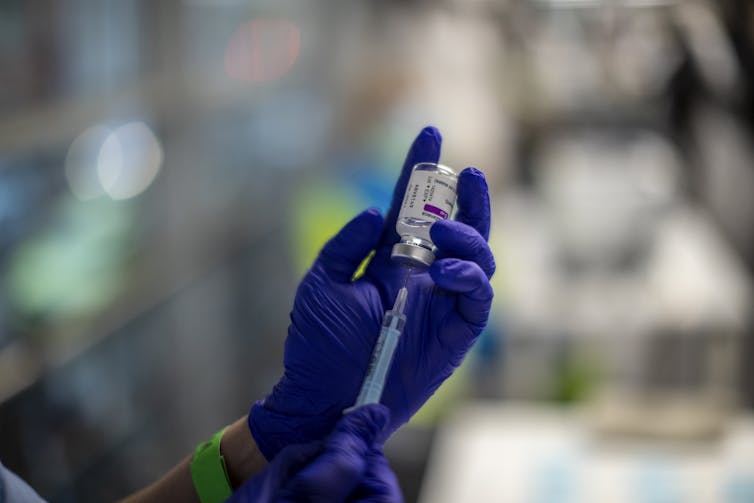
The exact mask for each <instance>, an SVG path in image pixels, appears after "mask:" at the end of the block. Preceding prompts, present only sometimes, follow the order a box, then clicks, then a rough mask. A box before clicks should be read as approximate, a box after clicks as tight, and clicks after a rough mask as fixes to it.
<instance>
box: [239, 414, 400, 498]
mask: <svg viewBox="0 0 754 503" xmlns="http://www.w3.org/2000/svg"><path fill="white" fill-rule="evenodd" d="M388 418H389V414H388V411H387V409H386V408H385V407H384V406H383V405H379V404H374V405H369V406H365V407H361V408H359V409H358V410H355V411H353V412H352V413H351V414H347V415H346V416H345V417H343V418H342V419H341V420H340V421H338V424H337V426H336V427H335V430H334V431H333V433H332V434H331V435H330V436H329V437H328V439H327V440H326V441H325V442H324V444H323V443H322V442H313V443H309V444H304V445H291V446H288V447H286V448H285V449H283V450H282V451H280V453H279V454H278V455H277V456H275V458H274V459H273V460H272V462H271V463H270V464H269V465H268V466H267V468H265V469H264V471H262V472H261V473H260V474H259V475H257V476H256V477H254V478H253V479H250V480H249V481H247V482H246V483H244V484H243V485H242V486H241V487H240V488H239V489H238V490H237V491H236V492H235V493H233V495H232V496H231V497H230V499H229V500H228V501H229V502H230V503H252V502H253V503H273V502H275V503H278V502H283V501H310V502H323V503H325V502H326V503H338V502H341V501H353V502H364V503H366V502H369V503H400V502H402V501H403V499H402V496H401V492H400V489H399V487H398V481H397V480H396V478H395V474H393V472H392V470H390V467H389V466H388V464H387V461H386V460H385V457H384V456H383V455H382V452H381V451H380V450H379V449H378V448H376V446H375V439H376V437H377V435H378V434H379V433H380V431H381V430H382V429H384V428H385V426H386V425H387V422H388Z"/></svg>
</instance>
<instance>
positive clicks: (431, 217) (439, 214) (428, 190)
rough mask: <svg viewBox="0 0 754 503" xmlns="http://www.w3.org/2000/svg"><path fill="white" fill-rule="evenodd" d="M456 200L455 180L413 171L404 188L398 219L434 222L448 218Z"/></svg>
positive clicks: (435, 174) (430, 173)
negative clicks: (404, 192)
mask: <svg viewBox="0 0 754 503" xmlns="http://www.w3.org/2000/svg"><path fill="white" fill-rule="evenodd" d="M455 200H456V180H454V179H453V178H451V177H448V176H443V175H440V174H437V173H432V172H427V171H414V172H413V173H411V179H410V180H409V181H408V186H407V187H406V197H404V198H403V207H402V208H401V212H400V218H411V219H414V220H425V221H430V222H434V221H437V220H442V219H445V218H448V217H449V216H450V213H451V212H452V211H453V205H454V204H455Z"/></svg>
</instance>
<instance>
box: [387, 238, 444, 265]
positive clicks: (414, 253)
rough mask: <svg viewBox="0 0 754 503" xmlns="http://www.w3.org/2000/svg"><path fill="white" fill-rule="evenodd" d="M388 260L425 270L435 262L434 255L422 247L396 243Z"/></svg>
mask: <svg viewBox="0 0 754 503" xmlns="http://www.w3.org/2000/svg"><path fill="white" fill-rule="evenodd" d="M390 258H392V259H393V260H395V261H396V262H398V263H400V264H406V265H410V266H412V267H416V268H425V267H429V266H430V265H432V262H434V261H435V254H434V253H432V250H428V249H426V248H424V247H423V246H418V245H412V244H408V243H396V244H395V245H393V251H392V253H391V254H390Z"/></svg>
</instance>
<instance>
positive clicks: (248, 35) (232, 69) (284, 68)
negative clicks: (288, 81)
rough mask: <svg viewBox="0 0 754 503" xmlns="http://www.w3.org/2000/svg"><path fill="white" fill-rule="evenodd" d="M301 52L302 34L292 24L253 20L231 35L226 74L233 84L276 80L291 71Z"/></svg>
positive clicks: (282, 21)
mask: <svg viewBox="0 0 754 503" xmlns="http://www.w3.org/2000/svg"><path fill="white" fill-rule="evenodd" d="M300 48H301V32H300V30H299V29H298V27H297V26H296V25H295V24H293V23H291V22H290V21H285V20H273V19H254V20H252V21H250V22H248V23H246V24H244V25H242V26H241V27H239V28H238V29H237V30H236V32H235V33H234V34H233V37H232V38H231V40H230V43H229V44H228V47H227V49H226V50H225V71H226V73H227V74H228V75H229V76H230V77H232V78H234V79H236V80H242V81H253V82H260V81H271V80H276V79H279V78H280V77H282V76H283V75H285V74H286V73H287V72H288V71H289V70H290V69H291V67H292V66H293V64H294V63H295V62H296V59H297V58H298V54H299V50H300Z"/></svg>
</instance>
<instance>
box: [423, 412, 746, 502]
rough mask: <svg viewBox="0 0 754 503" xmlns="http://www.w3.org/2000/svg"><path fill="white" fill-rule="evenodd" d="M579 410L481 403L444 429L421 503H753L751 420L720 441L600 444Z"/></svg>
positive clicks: (733, 424) (737, 422)
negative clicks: (467, 502)
mask: <svg viewBox="0 0 754 503" xmlns="http://www.w3.org/2000/svg"><path fill="white" fill-rule="evenodd" d="M588 419H589V417H588V416H587V415H586V414H585V413H584V412H583V411H578V410H567V409H563V408H557V407H547V406H534V405H525V404H516V405H501V404H495V403H475V404H471V405H468V406H466V407H465V408H463V409H460V410H459V411H458V412H457V413H456V414H455V415H454V416H453V417H452V418H451V419H450V420H449V421H448V422H447V423H446V424H445V426H444V427H442V428H441V430H440V432H439V435H438V439H437V441H436V446H435V448H434V450H433V452H432V455H431V457H430V461H429V465H428V467H427V472H426V475H425V480H424V485H423V491H422V495H421V498H420V502H421V503H445V502H448V503H450V502H453V503H456V502H459V501H473V502H475V503H485V502H496V503H499V502H542V503H544V502H559V503H563V502H574V503H575V502H601V503H602V502H611V503H621V502H632V503H636V502H640V503H641V502H668V503H669V502H744V501H754V416H739V417H736V418H734V419H733V420H731V421H730V422H729V423H728V425H727V428H726V432H725V434H724V435H723V436H722V437H721V438H720V439H719V440H716V441H707V442H693V443H678V442H675V443H671V442H661V441H654V442H651V443H650V442H648V441H647V440H644V441H640V440H638V439H630V438H625V437H624V438H621V439H615V438H606V437H598V436H597V435H595V434H593V432H592V431H591V430H590V428H589V427H588V424H589V421H588Z"/></svg>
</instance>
